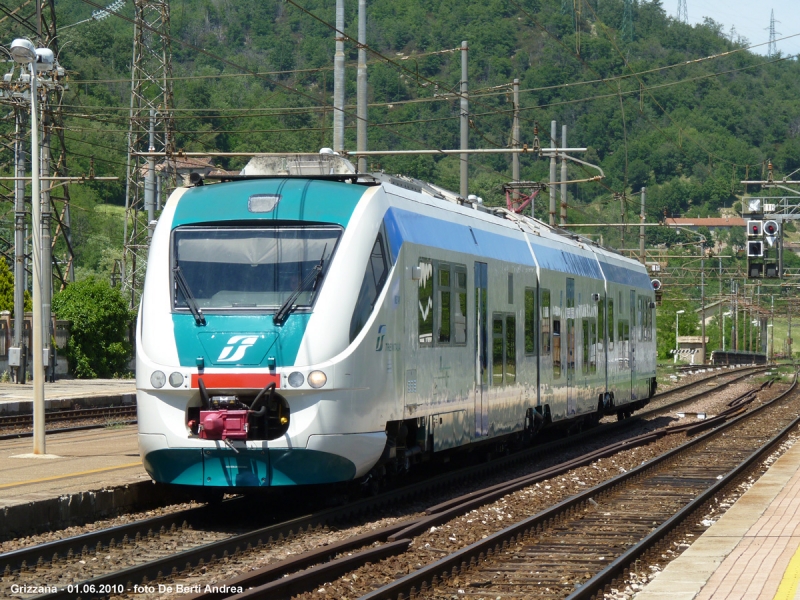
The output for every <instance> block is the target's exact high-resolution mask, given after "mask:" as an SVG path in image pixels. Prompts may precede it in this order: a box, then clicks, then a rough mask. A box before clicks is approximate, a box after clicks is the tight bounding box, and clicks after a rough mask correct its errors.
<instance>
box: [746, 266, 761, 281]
mask: <svg viewBox="0 0 800 600" xmlns="http://www.w3.org/2000/svg"><path fill="white" fill-rule="evenodd" d="M763 267H764V265H762V264H761V263H757V264H752V263H751V264H748V265H747V276H748V277H749V278H750V279H760V278H761V270H762V268H763Z"/></svg>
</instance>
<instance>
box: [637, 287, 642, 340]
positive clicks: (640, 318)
mask: <svg viewBox="0 0 800 600" xmlns="http://www.w3.org/2000/svg"><path fill="white" fill-rule="evenodd" d="M638 300H639V302H638V303H637V308H638V309H639V313H638V314H637V315H636V325H637V327H636V330H637V332H638V336H637V337H638V338H639V341H640V342H641V341H642V339H643V338H644V296H639V297H638Z"/></svg>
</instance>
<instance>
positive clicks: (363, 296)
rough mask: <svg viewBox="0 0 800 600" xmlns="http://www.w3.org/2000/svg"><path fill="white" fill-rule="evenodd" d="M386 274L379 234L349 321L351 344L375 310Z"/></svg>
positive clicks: (387, 267) (384, 253)
mask: <svg viewBox="0 0 800 600" xmlns="http://www.w3.org/2000/svg"><path fill="white" fill-rule="evenodd" d="M388 274H389V265H388V261H387V259H386V252H385V251H384V247H383V235H382V234H380V233H379V234H378V237H377V238H376V239H375V244H373V246H372V252H370V255H369V260H368V261H367V270H366V272H365V273H364V279H363V280H362V282H361V289H360V290H359V292H358V299H357V300H356V308H355V310H354V311H353V317H352V319H350V341H351V342H352V341H353V340H354V339H356V336H357V335H358V334H359V332H360V331H361V329H362V328H363V327H364V324H365V323H366V322H367V319H369V316H370V315H371V314H372V310H373V309H374V308H375V301H376V300H377V299H378V296H379V295H380V293H381V290H382V289H383V284H384V283H386V276H387V275H388Z"/></svg>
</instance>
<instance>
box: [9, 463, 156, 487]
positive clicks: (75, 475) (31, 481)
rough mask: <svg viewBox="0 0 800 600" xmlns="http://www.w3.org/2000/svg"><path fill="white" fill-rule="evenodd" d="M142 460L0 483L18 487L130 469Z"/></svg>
mask: <svg viewBox="0 0 800 600" xmlns="http://www.w3.org/2000/svg"><path fill="white" fill-rule="evenodd" d="M141 465H142V463H141V462H134V463H127V464H124V465H117V466H116V467H103V468H102V469H92V470H91V471H78V472H77V473H67V474H66V475H53V476H52V477H42V478H40V479H29V480H28V481H18V482H16V483H3V484H0V489H3V488H10V487H17V486H20V485H30V484H33V483H42V482H44V481H56V480H57V479H69V478H70V477H80V476H81V475H92V474H94V473H103V472H105V471H116V470H118V469H130V468H131V467H139V466H141Z"/></svg>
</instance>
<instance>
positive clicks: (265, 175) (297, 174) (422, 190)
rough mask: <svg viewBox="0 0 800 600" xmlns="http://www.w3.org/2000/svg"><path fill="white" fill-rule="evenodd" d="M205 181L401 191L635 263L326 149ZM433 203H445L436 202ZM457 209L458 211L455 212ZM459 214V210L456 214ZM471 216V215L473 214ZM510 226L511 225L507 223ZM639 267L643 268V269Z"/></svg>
mask: <svg viewBox="0 0 800 600" xmlns="http://www.w3.org/2000/svg"><path fill="white" fill-rule="evenodd" d="M206 179H209V180H218V181H220V182H225V181H252V180H264V179H281V180H287V179H288V180H292V179H301V180H309V179H311V180H317V181H331V182H344V183H351V184H357V185H360V186H377V185H388V186H395V187H399V188H402V189H404V190H408V191H411V192H416V193H418V194H421V195H422V196H423V197H428V198H429V199H431V200H432V201H433V202H432V203H433V204H435V205H437V206H439V207H440V208H445V209H447V207H448V203H449V206H451V207H454V206H459V207H465V208H472V209H474V210H476V211H478V214H484V215H486V216H488V217H490V218H491V217H494V218H495V219H501V220H503V221H506V222H514V223H515V225H516V226H521V227H522V228H523V229H527V230H528V231H529V233H533V234H535V235H537V236H540V237H543V238H549V239H553V240H554V241H556V240H557V241H560V242H562V243H563V242H565V241H566V242H567V243H568V244H570V245H574V244H578V245H581V246H590V247H591V248H592V251H593V252H595V253H597V254H600V255H601V256H603V257H604V259H605V261H606V262H610V263H611V264H614V263H616V264H619V265H620V266H622V265H625V266H627V267H628V268H630V266H632V265H634V264H636V265H641V263H639V262H638V261H636V260H634V259H631V258H628V257H625V256H623V255H622V254H620V253H619V252H617V251H616V250H615V249H613V248H610V247H608V246H603V245H601V244H599V243H597V242H596V241H595V240H591V239H589V238H587V237H584V236H581V235H579V234H576V233H575V232H573V231H569V230H566V229H562V228H560V227H551V226H550V225H549V224H547V223H545V222H544V221H541V220H539V219H536V218H535V217H530V216H527V215H522V214H517V213H514V212H512V211H509V210H508V209H506V208H503V207H489V206H484V205H483V204H482V203H480V202H472V201H471V198H472V197H470V198H467V199H465V198H463V197H462V196H460V195H459V194H457V193H455V192H453V191H450V190H448V189H446V188H443V187H441V186H438V185H436V184H433V183H430V182H427V181H422V180H419V179H415V178H413V177H408V176H405V175H390V174H387V173H383V172H375V173H358V171H357V169H356V168H355V165H353V163H352V162H350V161H349V160H348V159H347V158H345V157H343V156H341V155H339V154H336V153H334V152H333V151H332V150H330V149H329V148H323V149H322V150H321V151H320V152H319V153H293V154H265V155H257V156H254V157H252V158H251V159H250V161H249V162H248V163H247V165H245V167H244V168H243V169H242V170H241V172H240V173H239V174H220V175H208V176H206ZM193 183H195V184H202V178H200V177H199V176H198V177H195V178H194V179H193ZM436 200H439V201H444V202H436ZM457 210H458V209H457ZM459 212H461V211H459ZM473 214H474V213H473ZM508 224H509V225H510V224H511V223H508ZM642 268H644V267H643V266H642Z"/></svg>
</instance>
